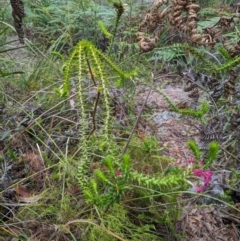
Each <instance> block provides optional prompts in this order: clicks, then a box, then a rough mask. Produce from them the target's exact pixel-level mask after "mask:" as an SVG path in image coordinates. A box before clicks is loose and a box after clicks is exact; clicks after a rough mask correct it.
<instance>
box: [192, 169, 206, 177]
mask: <svg viewBox="0 0 240 241" xmlns="http://www.w3.org/2000/svg"><path fill="white" fill-rule="evenodd" d="M193 174H194V175H195V176H197V177H202V176H203V175H204V171H203V169H202V168H200V169H194V170H193Z"/></svg>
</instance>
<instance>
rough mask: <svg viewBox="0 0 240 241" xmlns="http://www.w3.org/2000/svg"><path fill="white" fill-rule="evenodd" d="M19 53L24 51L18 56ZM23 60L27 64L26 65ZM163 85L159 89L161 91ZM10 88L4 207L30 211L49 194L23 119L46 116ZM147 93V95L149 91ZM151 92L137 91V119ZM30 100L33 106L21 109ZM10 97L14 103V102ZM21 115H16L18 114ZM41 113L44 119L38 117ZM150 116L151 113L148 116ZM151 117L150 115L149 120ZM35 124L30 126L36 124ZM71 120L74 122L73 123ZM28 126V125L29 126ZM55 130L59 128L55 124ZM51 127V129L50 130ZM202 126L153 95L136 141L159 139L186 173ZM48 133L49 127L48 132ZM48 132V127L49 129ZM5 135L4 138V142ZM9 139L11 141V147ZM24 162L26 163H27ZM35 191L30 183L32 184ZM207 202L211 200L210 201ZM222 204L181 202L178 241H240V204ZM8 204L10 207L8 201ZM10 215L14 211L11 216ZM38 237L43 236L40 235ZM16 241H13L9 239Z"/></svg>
mask: <svg viewBox="0 0 240 241" xmlns="http://www.w3.org/2000/svg"><path fill="white" fill-rule="evenodd" d="M18 51H19V50H18ZM20 51H22V53H21V54H19V52H18V53H16V51H13V52H11V54H12V58H15V60H16V59H17V60H18V61H17V62H19V63H22V64H20V67H21V68H22V69H27V68H28V65H29V63H30V62H31V61H32V60H31V61H29V58H27V57H26V56H25V57H24V54H26V52H25V51H24V50H20ZM21 59H25V60H26V59H28V61H26V62H25V63H24V62H22V61H21ZM157 84H158V83H155V85H157ZM4 86H5V87H6V89H5V90H6V93H5V94H6V95H7V99H8V102H7V103H6V110H4V111H2V112H1V114H0V115H1V121H0V126H1V129H2V131H1V135H2V139H1V141H0V151H1V155H2V156H3V158H5V156H8V158H9V160H7V159H6V158H5V159H4V165H3V166H5V167H4V168H5V169H4V170H2V171H1V178H0V187H1V190H0V191H1V192H2V193H3V196H4V198H3V202H7V203H11V204H14V203H16V204H19V203H24V204H25V205H28V204H31V203H33V202H34V201H36V200H37V199H38V197H39V196H38V193H39V191H40V190H41V191H42V189H43V188H44V184H43V183H41V181H42V180H44V179H45V178H46V177H45V176H44V174H43V173H44V169H45V166H46V163H44V162H43V158H42V157H41V155H40V153H39V150H38V149H37V147H36V146H34V145H33V141H32V139H31V138H32V137H31V135H29V133H26V132H25V131H24V128H25V127H26V126H28V125H29V123H30V122H29V119H28V118H26V116H24V115H23V113H24V112H26V108H27V111H28V112H31V111H32V112H33V113H34V115H35V116H39V115H42V114H43V113H44V112H43V111H42V110H41V108H40V107H38V106H36V104H33V103H31V101H30V99H31V95H32V96H34V93H31V94H30V93H24V92H23V91H21V90H20V89H18V88H16V89H14V88H12V87H8V84H5V85H4ZM144 89H146V90H144ZM148 91H149V90H148V88H147V87H145V88H142V86H138V88H137V91H136V96H135V106H136V110H135V111H136V115H137V114H138V112H139V110H140V108H141V106H142V103H143V102H144V101H145V99H146V97H147V94H148ZM162 91H163V92H164V93H165V94H166V95H167V96H169V97H170V98H171V99H172V100H174V103H176V104H178V105H179V108H182V107H180V106H181V105H183V107H186V106H188V105H190V102H191V100H190V99H189V97H188V94H187V93H186V92H184V90H183V88H182V85H181V84H179V83H177V82H176V81H175V82H173V83H170V84H167V85H165V86H163V88H162ZM21 96H22V97H23V96H24V98H23V99H22V103H24V102H26V96H28V98H27V99H29V101H27V102H28V105H27V107H26V105H22V103H21V98H22V97H21ZM8 97H11V99H9V98H8ZM20 107H22V109H21V108H20ZM15 110H16V111H15ZM38 111H39V113H37V112H38ZM145 111H146V112H148V114H147V115H145ZM149 112H150V114H149ZM34 118H36V117H34V116H33V119H32V120H31V121H33V120H34ZM69 119H70V118H69ZM25 124H26V125H25ZM51 124H53V125H54V123H51ZM51 124H49V122H48V125H51ZM199 125H200V122H199V121H197V120H193V119H191V118H188V117H185V116H183V115H180V114H177V113H174V112H173V111H171V110H170V108H169V106H168V104H167V103H166V101H165V100H164V98H163V97H162V95H160V94H159V93H157V92H155V91H154V90H153V91H152V93H151V95H150V97H149V99H148V101H147V103H146V106H145V109H144V112H143V114H142V117H141V119H140V121H139V123H138V127H137V129H136V133H137V135H138V136H139V137H140V138H141V136H144V135H150V136H155V137H157V139H158V141H159V143H160V145H161V146H162V147H163V154H164V155H165V156H167V157H170V158H173V159H174V160H175V162H174V163H175V165H176V166H178V167H179V166H180V167H187V166H188V165H189V162H188V159H189V158H190V157H192V156H193V155H192V152H191V151H190V149H189V147H188V145H187V142H188V140H190V139H195V140H196V141H198V140H199V139H200V133H199V130H198V129H197V128H195V126H199ZM44 128H45V127H44ZM47 128H49V126H48V127H47ZM9 129H12V130H13V129H14V130H13V131H11V132H7V131H8V130H9ZM3 135H5V137H4V138H3ZM8 137H10V138H11V142H10V143H9V141H8ZM9 147H10V148H12V149H13V150H14V151H16V150H17V157H15V158H16V159H17V160H18V161H17V162H13V161H12V160H11V159H12V157H11V156H10V157H9V154H8V155H6V154H7V151H8V148H9ZM23 157H24V158H23ZM29 174H31V175H35V176H34V178H32V179H31V181H32V182H34V185H33V186H35V187H36V190H30V189H28V188H25V187H24V186H21V181H20V180H21V179H24V178H26V177H28V176H29ZM214 174H215V175H216V177H217V179H218V181H219V182H218V184H219V185H221V186H224V185H225V184H224V183H223V182H224V181H223V180H224V178H223V174H225V172H224V170H217V169H216V170H214ZM15 180H18V183H19V185H15V184H14V181H15ZM28 186H31V183H28ZM211 188H212V186H211V185H210V186H209V188H208V190H206V194H209V195H210V196H211V195H212V192H211V191H212V189H211ZM207 196H208V195H207ZM217 199H218V198H215V199H214V198H213V199H211V198H210V199H209V198H208V197H206V196H199V195H196V196H190V197H189V196H186V197H185V196H184V195H183V196H182V197H180V200H182V201H184V203H185V204H184V207H183V212H182V215H181V217H180V219H179V220H178V222H177V224H176V230H177V231H178V232H179V233H180V234H183V235H184V238H182V237H180V236H179V239H178V240H182V241H193V240H194V241H213V240H215V241H220V240H222V241H226V240H227V241H238V240H239V237H240V229H239V226H240V220H239V213H238V212H237V211H236V210H237V209H239V208H240V202H236V203H234V205H233V207H234V208H229V207H228V206H227V205H225V204H226V203H225V204H224V202H219V201H218V200H217ZM4 200H5V201H4ZM7 210H8V211H7V212H6V210H5V211H4V212H5V214H4V215H5V216H6V217H7V216H15V215H16V214H17V212H18V211H19V207H18V205H16V207H15V209H14V208H13V209H9V208H8V209H7ZM9 210H10V211H9ZM37 231H38V232H39V230H37ZM6 240H7V239H6ZM8 240H12V241H13V240H14V239H8Z"/></svg>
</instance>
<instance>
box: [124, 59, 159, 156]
mask: <svg viewBox="0 0 240 241" xmlns="http://www.w3.org/2000/svg"><path fill="white" fill-rule="evenodd" d="M156 67H157V58H156V56H155V61H154V71H153V73H152V77H151V80H152V83H154V80H155V76H156ZM151 93H152V88H151V87H150V88H149V91H148V94H147V97H146V99H145V101H144V103H143V105H142V108H141V110H140V112H139V114H138V117H137V120H136V122H135V124H134V126H133V128H132V131H131V133H130V136H129V138H128V140H127V143H126V145H125V146H124V148H123V152H122V154H124V153H125V152H126V150H127V148H128V146H129V143H130V141H131V139H132V136H133V134H134V132H135V130H136V128H137V125H138V122H139V120H140V118H141V115H142V113H143V110H144V107H145V105H146V103H147V101H148V98H149V96H150V94H151Z"/></svg>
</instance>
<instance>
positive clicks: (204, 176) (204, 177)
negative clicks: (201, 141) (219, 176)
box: [188, 158, 213, 193]
mask: <svg viewBox="0 0 240 241" xmlns="http://www.w3.org/2000/svg"><path fill="white" fill-rule="evenodd" d="M188 163H189V164H190V165H193V164H194V163H196V161H195V159H194V158H189V159H188ZM201 165H202V161H198V163H197V166H201ZM193 175H194V176H196V177H198V178H199V179H200V181H199V183H198V184H192V186H193V188H194V190H195V191H196V192H197V193H200V192H202V191H203V190H204V189H205V188H206V187H207V185H208V184H209V183H210V182H211V180H212V175H213V173H212V171H209V170H203V168H197V169H193Z"/></svg>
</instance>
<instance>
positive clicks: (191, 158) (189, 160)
mask: <svg viewBox="0 0 240 241" xmlns="http://www.w3.org/2000/svg"><path fill="white" fill-rule="evenodd" d="M187 162H188V164H193V163H194V162H195V159H194V158H193V157H189V158H188V160H187Z"/></svg>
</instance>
